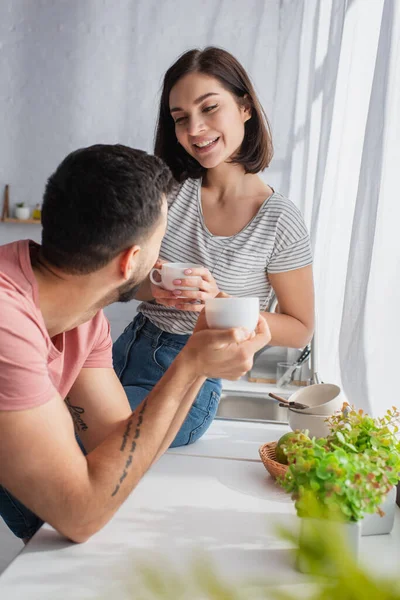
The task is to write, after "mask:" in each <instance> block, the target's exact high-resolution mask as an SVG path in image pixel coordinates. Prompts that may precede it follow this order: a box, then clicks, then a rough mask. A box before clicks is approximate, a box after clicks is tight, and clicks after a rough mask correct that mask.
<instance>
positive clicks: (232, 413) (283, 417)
mask: <svg viewBox="0 0 400 600" xmlns="http://www.w3.org/2000/svg"><path fill="white" fill-rule="evenodd" d="M282 396H283V394H282ZM287 412H288V411H287V408H284V407H282V406H279V402H276V401H274V400H272V399H270V398H268V396H264V395H261V394H245V393H243V392H236V393H235V392H228V391H227V392H224V391H222V394H221V400H220V402H219V407H218V411H217V415H216V416H217V418H218V417H220V418H221V419H238V420H240V421H244V420H251V421H275V422H280V423H287V422H288V414H287Z"/></svg>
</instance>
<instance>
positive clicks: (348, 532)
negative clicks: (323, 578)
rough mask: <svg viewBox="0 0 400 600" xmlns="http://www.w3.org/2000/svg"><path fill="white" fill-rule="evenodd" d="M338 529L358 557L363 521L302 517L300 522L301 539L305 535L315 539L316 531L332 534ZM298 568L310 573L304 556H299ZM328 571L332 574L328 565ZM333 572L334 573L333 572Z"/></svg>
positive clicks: (350, 549)
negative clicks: (345, 521)
mask: <svg viewBox="0 0 400 600" xmlns="http://www.w3.org/2000/svg"><path fill="white" fill-rule="evenodd" d="M337 530H340V531H341V533H342V535H343V538H344V540H345V542H346V545H347V547H348V549H349V551H350V552H351V553H352V554H353V556H354V557H355V558H357V557H358V553H359V548H360V539H361V521H357V522H353V521H352V522H350V523H340V522H335V521H326V520H324V519H305V518H301V524H300V540H301V539H302V537H303V536H305V538H306V539H311V540H312V539H313V537H314V535H315V534H314V533H313V532H315V531H318V532H321V531H322V532H323V531H325V533H326V535H327V536H328V538H329V536H331V535H332V534H333V533H335V532H336V531H337ZM330 532H331V533H330ZM296 565H297V569H298V570H299V571H300V572H301V573H310V570H309V566H308V564H307V562H305V561H304V560H303V559H302V557H300V556H298V557H297V562H296ZM327 569H328V572H327V573H325V574H326V575H330V573H329V567H328V566H327ZM331 574H332V573H331Z"/></svg>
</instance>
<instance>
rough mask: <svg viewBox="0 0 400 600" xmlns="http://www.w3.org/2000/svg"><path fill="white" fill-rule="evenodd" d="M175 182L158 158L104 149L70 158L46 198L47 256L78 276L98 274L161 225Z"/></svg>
mask: <svg viewBox="0 0 400 600" xmlns="http://www.w3.org/2000/svg"><path fill="white" fill-rule="evenodd" d="M172 186H173V178H172V175H171V172H170V170H169V168H168V167H167V166H166V165H165V163H164V162H163V161H162V160H161V159H160V158H157V157H156V156H152V155H149V154H147V153H146V152H144V151H142V150H135V149H133V148H129V147H127V146H122V145H119V144H117V145H104V144H98V145H95V146H90V147H89V148H82V149H80V150H76V151H75V152H72V153H71V154H69V155H68V156H67V157H66V158H65V159H64V160H63V161H62V163H61V164H60V165H59V167H58V168H57V170H56V171H55V173H53V175H51V177H50V178H49V180H48V182H47V185H46V189H45V192H44V196H43V209H42V225H43V232H42V255H43V257H44V258H45V259H46V260H47V261H48V262H49V263H50V264H52V265H54V266H56V267H59V268H60V269H62V270H64V271H66V272H68V273H75V274H84V273H90V272H93V271H97V270H98V269H100V268H102V267H104V266H105V265H106V264H108V263H109V262H110V261H111V260H112V259H113V258H115V257H116V256H117V255H118V254H119V253H120V252H122V251H123V250H125V249H127V248H129V247H130V246H132V245H134V244H136V243H139V242H140V241H141V240H143V238H145V237H146V235H148V234H149V233H150V232H151V230H152V229H153V227H154V226H155V225H156V224H157V222H158V220H159V218H160V215H161V207H162V200H163V195H167V194H168V193H170V191H171V188H172Z"/></svg>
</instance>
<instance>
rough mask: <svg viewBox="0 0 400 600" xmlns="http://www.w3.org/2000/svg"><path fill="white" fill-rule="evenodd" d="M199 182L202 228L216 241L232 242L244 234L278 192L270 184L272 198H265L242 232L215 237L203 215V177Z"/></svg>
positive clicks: (199, 207) (199, 209)
mask: <svg viewBox="0 0 400 600" xmlns="http://www.w3.org/2000/svg"><path fill="white" fill-rule="evenodd" d="M196 181H197V193H196V197H197V209H198V212H199V216H200V221H201V224H202V227H203V229H204V231H205V232H206V233H207V234H208V235H209V236H210V237H212V238H214V239H216V240H231V239H233V238H235V237H236V236H238V235H240V234H241V233H243V232H244V231H246V229H247V228H248V227H250V225H251V224H252V223H253V222H254V221H255V219H257V217H258V216H259V215H260V213H261V211H262V210H263V209H264V207H265V205H266V204H267V203H268V202H269V200H271V198H272V197H273V196H275V194H276V192H275V190H274V188H273V187H272V186H270V185H269V184H267V185H268V187H270V188H271V190H272V194H271V195H270V196H268V197H267V198H265V200H264V201H263V202H262V204H261V205H260V207H259V209H258V211H257V212H256V214H255V215H254V217H253V218H252V219H250V221H249V222H248V223H246V225H245V226H244V227H242V229H241V230H240V231H238V232H237V233H234V234H233V235H215V234H214V233H211V231H210V230H209V229H208V227H207V225H206V223H205V220H204V214H203V206H202V204H201V185H202V182H203V179H202V177H200V178H199V179H198V180H196Z"/></svg>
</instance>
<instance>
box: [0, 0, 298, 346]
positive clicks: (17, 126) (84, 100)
mask: <svg viewBox="0 0 400 600" xmlns="http://www.w3.org/2000/svg"><path fill="white" fill-rule="evenodd" d="M301 5H302V3H301V2H296V1H294V0H284V1H283V2H279V0H248V1H247V3H246V5H244V4H243V2H242V0H225V1H224V0H203V1H199V0H197V1H195V2H193V1H192V2H187V0H168V1H161V0H152V1H150V0H146V1H144V0H143V1H142V0H119V1H118V2H115V0H2V2H1V3H0V82H1V84H0V190H2V189H3V187H4V185H5V184H6V183H9V184H10V192H11V203H12V204H15V203H16V202H21V201H24V202H27V203H28V204H30V205H31V206H32V207H33V206H34V204H35V203H36V202H38V201H40V199H41V195H42V192H43V188H44V184H45V181H46V178H47V177H48V176H49V175H50V173H51V172H52V171H53V170H54V169H55V167H56V166H57V164H58V163H59V162H60V161H61V160H62V159H63V158H64V156H65V155H66V154H67V153H69V152H70V151H72V150H74V149H76V148H78V147H82V146H86V145H90V144H94V143H98V142H102V143H115V142H120V143H124V144H128V145H131V146H136V147H140V148H144V149H146V150H148V151H151V149H152V141H153V132H154V125H155V116H156V110H157V103H158V93H159V89H160V85H161V82H162V77H163V74H164V72H165V70H166V69H167V68H168V66H169V65H170V64H171V63H172V62H173V61H174V60H175V59H176V58H177V57H178V56H179V54H181V53H182V52H184V51H185V50H187V49H189V48H193V47H203V46H206V45H208V44H214V45H219V46H223V47H225V48H226V49H227V50H229V51H231V52H232V53H233V54H235V55H236V56H237V58H238V59H239V60H241V61H242V63H243V64H244V66H245V67H246V68H247V69H248V70H249V72H250V74H251V76H252V78H253V81H254V82H255V85H256V89H257V90H258V93H259V95H260V99H261V101H262V103H263V104H264V107H265V109H266V111H267V114H268V115H269V116H270V118H271V121H272V125H273V129H274V132H275V145H276V154H275V160H274V162H273V165H272V166H271V168H270V170H269V171H268V172H267V175H266V176H265V178H266V179H268V181H269V182H270V183H271V184H272V185H274V186H275V187H277V188H278V189H280V190H281V191H283V192H285V191H286V190H285V187H287V186H286V181H285V177H284V170H285V168H288V162H290V155H291V152H290V148H288V142H287V140H288V139H289V137H290V136H289V135H288V133H289V132H288V131H287V119H281V115H282V111H288V110H291V107H292V104H293V102H294V98H295V94H294V90H295V83H296V76H297V75H296V72H297V71H296V64H297V63H296V56H295V54H296V49H295V45H293V42H296V36H297V35H298V30H299V27H300V21H301V19H300V18H299V17H300V15H299V13H301V10H302V8H301ZM280 6H281V11H279V7H280ZM280 32H281V33H280ZM288 32H290V33H291V35H290V39H291V44H288V43H287V42H288ZM296 32H297V33H296ZM288 52H289V53H292V54H293V61H292V64H293V69H292V71H291V72H290V70H286V72H285V74H283V73H282V72H280V71H279V69H278V60H277V58H278V53H279V54H281V53H283V54H285V55H286V56H287V53H288ZM277 86H278V87H279V89H280V90H281V91H280V93H279V95H278V97H277ZM283 92H284V93H283ZM296 200H297V199H296V198H295V199H294V201H295V202H296ZM39 236H40V231H39V227H38V226H37V225H31V226H29V225H21V226H19V225H13V224H0V244H3V243H7V242H9V241H11V240H14V239H20V238H27V237H30V238H32V239H36V240H38V239H39ZM134 312H135V306H121V305H115V306H113V307H110V308H109V309H107V314H108V316H109V318H110V319H111V322H112V328H113V334H114V337H115V336H116V335H117V333H119V332H120V331H121V329H122V328H123V327H124V325H125V324H126V322H128V321H129V320H130V318H131V315H132V314H133V313H134Z"/></svg>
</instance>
